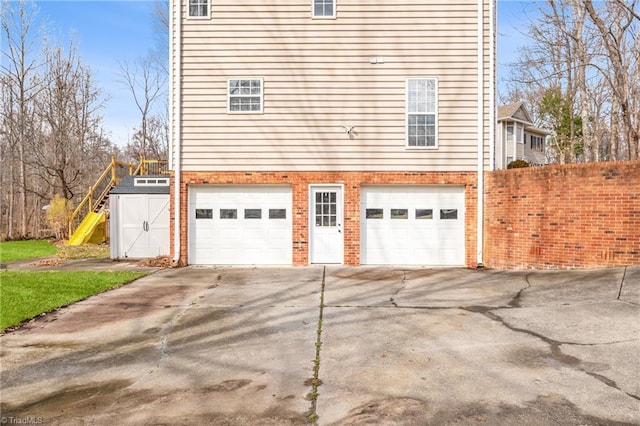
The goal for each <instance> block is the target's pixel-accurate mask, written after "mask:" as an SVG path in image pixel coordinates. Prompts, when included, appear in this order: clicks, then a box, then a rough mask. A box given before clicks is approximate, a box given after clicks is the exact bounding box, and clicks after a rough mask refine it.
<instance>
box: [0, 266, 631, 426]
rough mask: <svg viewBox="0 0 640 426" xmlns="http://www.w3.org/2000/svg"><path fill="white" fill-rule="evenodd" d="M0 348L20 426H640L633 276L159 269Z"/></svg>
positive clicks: (2, 373) (12, 336)
mask: <svg viewBox="0 0 640 426" xmlns="http://www.w3.org/2000/svg"><path fill="white" fill-rule="evenodd" d="M0 345H1V352H0V354H1V359H2V365H1V370H0V384H1V386H2V393H1V404H2V405H1V408H2V420H3V422H6V423H9V422H11V421H12V422H13V423H14V424H15V423H17V421H22V420H24V419H31V420H34V419H35V420H41V421H42V423H43V424H65V425H67V424H71V425H73V424H99V425H103V424H104V425H112V424H196V423H197V424H220V425H246V424H261V425H287V424H305V423H309V422H310V420H309V419H315V420H316V421H317V423H318V424H321V425H327V424H336V425H369V424H384V425H395V424H403V425H424V424H459V425H463V424H487V425H489V424H490V425H495V424H498V425H500V424H503V425H512V424H527V425H549V424H558V425H604V424H607V425H609V424H618V425H624V424H640V267H629V268H619V269H607V270H597V271H587V272H583V271H580V272H505V271H496V270H479V271H473V270H466V269H424V268H396V269H393V268H365V267H358V268H343V267H326V268H324V267H309V268H286V269H276V268H197V267H190V268H184V269H171V270H163V271H160V272H157V273H155V274H153V275H151V276H149V277H146V278H143V279H141V280H138V281H137V282H134V283H132V284H130V285H127V286H125V287H122V288H119V289H116V290H113V291H110V292H108V293H104V294H101V295H98V296H95V297H92V298H90V299H88V300H85V301H83V302H80V303H77V304H75V305H72V306H70V307H68V308H65V309H62V310H60V311H58V312H56V313H54V314H50V315H47V316H45V317H42V319H40V320H37V321H34V322H32V323H30V324H28V325H27V326H25V327H24V328H23V329H21V330H18V331H16V332H12V333H8V334H6V335H3V336H1V337H0Z"/></svg>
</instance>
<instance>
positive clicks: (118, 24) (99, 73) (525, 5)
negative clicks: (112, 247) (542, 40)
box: [36, 0, 539, 146]
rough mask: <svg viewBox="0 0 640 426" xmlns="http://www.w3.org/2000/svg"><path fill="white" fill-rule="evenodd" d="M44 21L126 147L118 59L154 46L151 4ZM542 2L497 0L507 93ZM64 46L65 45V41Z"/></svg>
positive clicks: (71, 4)
mask: <svg viewBox="0 0 640 426" xmlns="http://www.w3.org/2000/svg"><path fill="white" fill-rule="evenodd" d="M36 3H37V5H38V7H39V8H40V17H41V18H43V19H44V20H45V21H47V22H48V28H49V31H50V32H51V33H52V34H54V35H55V36H56V38H57V39H58V40H61V41H63V42H66V40H68V39H69V37H72V38H73V40H74V42H75V43H76V47H77V48H78V49H79V54H80V56H81V58H82V60H83V63H85V64H88V65H90V67H91V69H92V71H93V73H94V77H95V79H96V85H97V86H98V87H100V88H101V89H102V91H103V95H104V96H106V97H107V103H106V107H105V109H104V111H103V115H104V122H103V124H104V127H105V129H106V130H107V133H108V135H109V136H110V138H111V140H112V141H113V142H114V143H116V144H117V145H120V146H124V145H126V143H127V141H128V139H129V137H130V136H131V134H132V133H133V128H135V127H137V126H138V124H139V120H140V113H139V111H138V110H137V109H136V107H135V105H134V103H133V99H132V96H131V93H130V92H129V91H128V89H126V88H125V87H124V86H123V85H122V83H120V82H119V81H118V79H119V78H120V77H119V76H118V73H119V61H123V60H129V61H132V60H134V59H135V58H138V57H142V56H145V55H146V54H147V53H148V52H149V51H150V50H152V49H154V48H155V47H156V35H155V33H154V28H155V27H154V16H153V9H154V1H153V0H131V1H122V0H71V1H58V0H39V1H36ZM538 3H539V2H538V1H531V0H528V1H524V0H498V34H497V37H498V57H497V62H498V64H497V65H498V86H499V88H500V89H501V90H504V80H505V78H506V77H507V75H508V73H507V65H508V63H509V62H511V61H512V60H513V59H514V58H515V57H516V56H517V54H518V51H519V50H520V49H521V48H522V46H524V45H525V44H526V37H525V36H524V33H526V30H527V26H528V23H529V22H530V21H531V19H532V17H533V16H535V14H536V11H537V9H538V6H539V4H538ZM63 44H64V43H63Z"/></svg>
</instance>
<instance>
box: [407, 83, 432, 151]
mask: <svg viewBox="0 0 640 426" xmlns="http://www.w3.org/2000/svg"><path fill="white" fill-rule="evenodd" d="M437 123H438V80H437V79H435V78H410V79H407V147H409V148H436V147H437V146H438V137H437V134H438V124H437Z"/></svg>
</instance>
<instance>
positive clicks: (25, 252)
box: [0, 240, 57, 262]
mask: <svg viewBox="0 0 640 426" xmlns="http://www.w3.org/2000/svg"><path fill="white" fill-rule="evenodd" d="M56 251H57V249H56V246H54V245H53V244H50V243H49V241H47V240H24V241H3V242H1V243H0V262H15V261H16V260H25V259H35V258H37V257H44V256H52V255H54V254H56Z"/></svg>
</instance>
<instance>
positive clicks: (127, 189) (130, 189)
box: [109, 175, 169, 194]
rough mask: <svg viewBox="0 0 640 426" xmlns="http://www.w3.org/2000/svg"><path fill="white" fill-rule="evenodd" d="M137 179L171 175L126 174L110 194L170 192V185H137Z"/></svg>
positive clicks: (162, 177) (159, 177)
mask: <svg viewBox="0 0 640 426" xmlns="http://www.w3.org/2000/svg"><path fill="white" fill-rule="evenodd" d="M136 179H167V182H168V181H169V175H146V176H125V177H124V178H123V179H122V180H121V181H120V183H119V184H118V185H116V186H115V187H114V188H113V189H112V190H111V191H110V192H109V193H110V194H168V193H169V185H166V186H154V185H138V186H136V185H135V180H136Z"/></svg>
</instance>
